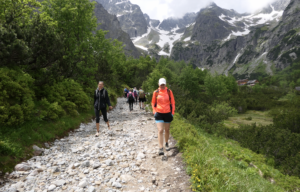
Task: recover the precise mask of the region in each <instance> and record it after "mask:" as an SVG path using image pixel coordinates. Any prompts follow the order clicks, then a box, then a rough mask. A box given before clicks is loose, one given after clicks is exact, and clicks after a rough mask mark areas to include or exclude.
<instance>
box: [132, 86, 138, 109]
mask: <svg viewBox="0 0 300 192" xmlns="http://www.w3.org/2000/svg"><path fill="white" fill-rule="evenodd" d="M138 94H139V91H138V90H137V89H136V87H134V88H133V95H134V98H135V104H136V105H137V99H138Z"/></svg>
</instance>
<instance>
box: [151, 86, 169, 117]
mask: <svg viewBox="0 0 300 192" xmlns="http://www.w3.org/2000/svg"><path fill="white" fill-rule="evenodd" d="M167 92H168V95H169V100H170V109H171V112H172V104H171V94H170V92H171V90H170V89H167ZM158 93H159V89H157V90H156V91H155V104H154V107H156V106H157V97H158Z"/></svg>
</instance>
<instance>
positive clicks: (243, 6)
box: [130, 0, 274, 20]
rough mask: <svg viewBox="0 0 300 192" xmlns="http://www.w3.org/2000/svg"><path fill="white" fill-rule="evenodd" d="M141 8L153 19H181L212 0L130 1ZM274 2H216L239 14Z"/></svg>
mask: <svg viewBox="0 0 300 192" xmlns="http://www.w3.org/2000/svg"><path fill="white" fill-rule="evenodd" d="M130 1H131V3H133V4H137V5H139V6H140V7H141V9H142V11H143V12H144V13H147V14H148V15H149V16H150V18H152V19H159V20H163V19H166V18H168V17H181V16H183V15H184V14H185V13H188V12H198V11H199V10H200V9H201V8H203V7H205V6H207V5H208V4H209V3H210V2H212V1H211V0H130ZM271 1H274V0H214V2H215V3H216V4H217V5H218V6H219V7H222V8H225V9H234V10H236V11H237V12H239V13H244V12H253V11H256V10H257V9H259V8H261V7H263V6H265V5H267V4H268V3H270V2H271Z"/></svg>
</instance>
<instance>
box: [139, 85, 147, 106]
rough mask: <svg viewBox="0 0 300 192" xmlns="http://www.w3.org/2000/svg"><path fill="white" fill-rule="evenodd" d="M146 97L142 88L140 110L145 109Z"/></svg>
mask: <svg viewBox="0 0 300 192" xmlns="http://www.w3.org/2000/svg"><path fill="white" fill-rule="evenodd" d="M145 102H146V95H145V92H144V90H143V89H142V88H141V87H140V90H139V105H140V109H145Z"/></svg>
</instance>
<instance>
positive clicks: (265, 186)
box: [171, 114, 300, 192]
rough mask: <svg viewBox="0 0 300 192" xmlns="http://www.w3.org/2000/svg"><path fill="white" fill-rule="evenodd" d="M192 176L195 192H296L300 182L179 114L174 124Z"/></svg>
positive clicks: (236, 143) (263, 159) (172, 131)
mask: <svg viewBox="0 0 300 192" xmlns="http://www.w3.org/2000/svg"><path fill="white" fill-rule="evenodd" d="M171 133H172V135H173V137H174V138H175V139H176V140H177V141H178V143H177V145H178V147H179V149H180V150H181V151H182V152H183V157H184V161H185V162H186V164H187V173H188V174H190V175H191V180H192V181H191V182H192V186H191V188H192V190H193V191H222V192H223V191H297V190H300V180H299V178H297V177H292V176H286V175H283V174H282V173H281V172H280V171H278V170H276V169H274V168H273V167H272V162H268V159H266V158H265V157H264V156H263V155H259V154H256V153H254V152H253V151H251V150H249V149H246V148H242V147H241V146H240V145H239V144H238V142H236V141H233V140H230V139H226V138H223V137H218V136H214V135H211V134H208V133H206V132H205V131H203V130H202V129H201V128H197V127H195V126H193V125H191V124H189V123H188V122H187V121H186V120H185V119H183V118H182V117H180V116H179V115H178V114H176V115H175V118H174V121H173V122H172V124H171Z"/></svg>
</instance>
